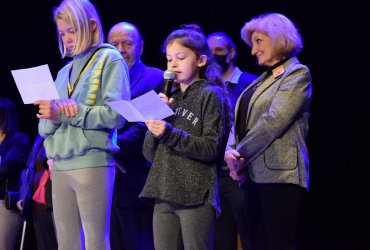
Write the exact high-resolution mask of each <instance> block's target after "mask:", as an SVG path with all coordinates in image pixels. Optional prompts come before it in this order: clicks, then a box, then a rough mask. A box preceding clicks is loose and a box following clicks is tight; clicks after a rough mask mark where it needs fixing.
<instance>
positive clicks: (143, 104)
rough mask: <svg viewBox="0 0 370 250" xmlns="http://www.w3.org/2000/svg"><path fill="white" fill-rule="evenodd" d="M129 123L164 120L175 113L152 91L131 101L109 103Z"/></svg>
mask: <svg viewBox="0 0 370 250" xmlns="http://www.w3.org/2000/svg"><path fill="white" fill-rule="evenodd" d="M107 104H108V105H109V106H111V107H112V108H113V109H114V110H116V111H117V112H118V113H120V114H121V115H122V116H123V117H124V118H126V120H127V121H129V122H144V121H145V120H149V119H154V120H162V119H164V118H166V117H168V116H171V115H173V111H172V110H171V109H170V107H168V105H167V104H165V103H164V102H163V101H162V99H161V98H160V97H159V96H158V94H157V93H156V92H155V91H154V90H152V91H149V92H147V93H146V94H144V95H141V96H139V97H137V98H135V99H133V100H131V101H125V100H121V101H113V102H108V103H107Z"/></svg>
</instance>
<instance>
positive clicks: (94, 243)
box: [52, 167, 114, 250]
mask: <svg viewBox="0 0 370 250" xmlns="http://www.w3.org/2000/svg"><path fill="white" fill-rule="evenodd" d="M52 183H53V184H52V185H53V191H52V196H53V211H54V220H55V226H56V233H57V239H58V249H59V250H64V249H65V250H71V249H73V250H79V249H87V250H92V249H94V250H107V249H108V250H109V249H110V244H109V222H110V211H111V204H112V192H113V183H114V168H113V167H94V168H84V169H77V170H68V171H53V172H52Z"/></svg>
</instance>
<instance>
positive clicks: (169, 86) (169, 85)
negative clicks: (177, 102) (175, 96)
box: [163, 79, 173, 99]
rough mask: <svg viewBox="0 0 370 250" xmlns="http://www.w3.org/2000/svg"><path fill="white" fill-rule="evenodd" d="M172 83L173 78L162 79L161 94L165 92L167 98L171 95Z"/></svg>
mask: <svg viewBox="0 0 370 250" xmlns="http://www.w3.org/2000/svg"><path fill="white" fill-rule="evenodd" d="M172 84H173V80H171V79H164V84H163V94H165V95H166V96H167V97H168V99H170V97H171V94H172V93H171V92H172Z"/></svg>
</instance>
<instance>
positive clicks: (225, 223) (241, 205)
mask: <svg viewBox="0 0 370 250" xmlns="http://www.w3.org/2000/svg"><path fill="white" fill-rule="evenodd" d="M222 171H223V172H224V171H225V170H222ZM228 172H229V171H227V172H225V173H223V175H221V177H220V203H221V215H220V216H219V217H218V218H217V220H216V225H215V238H214V245H213V249H214V250H235V249H236V248H237V234H238V233H239V236H240V241H241V245H242V247H243V249H245V250H248V248H247V246H248V243H247V242H248V233H247V210H246V204H245V201H244V194H243V191H242V190H241V189H240V188H239V185H238V183H237V182H236V181H234V180H233V179H232V178H231V177H230V176H229V174H228Z"/></svg>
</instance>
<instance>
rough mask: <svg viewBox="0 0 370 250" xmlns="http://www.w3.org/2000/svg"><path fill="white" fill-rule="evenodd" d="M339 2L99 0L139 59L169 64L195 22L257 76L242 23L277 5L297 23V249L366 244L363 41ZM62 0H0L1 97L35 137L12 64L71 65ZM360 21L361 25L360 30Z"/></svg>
mask: <svg viewBox="0 0 370 250" xmlns="http://www.w3.org/2000/svg"><path fill="white" fill-rule="evenodd" d="M338 2H339V1H330V0H322V1H293V0H281V1H276V0H275V1H274V0H254V1H251V0H244V1H241V0H240V1H238V0H227V1H222V0H205V1H203V0H187V1H168V0H167V1H165V0H162V1H155V0H134V1H127V0H126V1H125V0H93V3H94V4H95V5H96V7H97V8H98V10H99V13H100V16H101V20H102V23H103V27H104V31H105V34H107V33H108V31H109V28H110V27H111V26H112V25H113V24H115V23H117V22H120V21H129V22H132V23H134V24H136V25H137V26H138V28H139V29H140V30H141V33H142V36H143V39H144V42H145V46H144V54H143V57H142V60H143V61H144V62H145V63H146V64H147V65H150V66H156V67H159V68H161V69H163V70H165V65H166V62H165V57H164V56H163V55H162V53H161V44H162V42H163V41H164V39H165V38H166V36H167V35H168V34H169V33H170V31H172V30H173V29H175V28H178V27H179V25H180V24H183V23H198V24H200V25H201V26H202V27H203V29H204V32H205V33H206V34H208V33H210V32H214V31H224V32H226V33H227V34H229V35H230V36H231V37H232V38H233V39H234V41H235V42H236V46H237V52H238V55H239V56H238V60H237V64H238V65H239V66H240V68H241V69H242V70H245V71H248V72H250V73H254V74H257V75H258V74H260V73H261V72H262V71H261V69H260V68H258V67H257V65H256V63H255V60H254V58H253V57H252V56H251V55H250V48H249V47H248V46H247V45H246V44H244V43H243V42H242V40H241V38H240V29H241V27H242V26H243V25H244V23H245V22H246V21H248V20H250V19H251V18H252V17H254V16H256V15H258V14H261V13H264V12H280V13H282V14H285V15H287V16H288V17H289V18H290V19H291V20H292V21H293V22H294V23H295V24H296V26H297V27H298V28H299V30H300V32H301V35H302V37H303V39H304V49H303V52H302V53H301V54H300V55H299V59H300V61H301V62H302V63H304V64H306V65H307V66H308V67H309V68H310V70H311V74H312V78H313V102H312V108H311V118H310V132H309V138H308V146H309V152H310V162H311V165H310V174H311V178H310V179H311V186H310V190H309V193H308V199H307V203H306V204H305V207H304V214H303V216H302V223H301V226H300V234H299V235H300V236H299V237H300V240H299V245H300V248H299V249H304V250H309V249H314V250H316V249H317V250H321V249H333V250H334V249H335V250H336V249H338V250H342V249H343V250H344V249H346V250H347V249H365V248H363V247H361V248H360V245H359V243H360V240H361V239H362V237H361V236H362V235H363V231H360V229H359V228H360V227H359V225H358V224H359V222H360V221H362V218H361V217H360V215H359V210H360V209H358V206H357V205H358V204H357V203H356V202H355V199H353V197H354V196H355V193H356V191H355V190H356V189H357V188H358V187H361V185H362V184H361V182H360V181H359V179H357V176H356V178H355V175H354V173H355V170H354V169H355V167H359V168H362V169H363V168H366V164H364V163H363V162H362V161H361V160H360V159H359V158H357V157H354V153H355V149H354V144H355V141H354V135H355V133H356V134H358V135H359V134H360V132H359V131H358V130H357V129H356V130H355V129H354V128H355V125H354V123H355V121H356V119H355V117H358V115H359V114H360V112H359V111H358V109H357V110H356V111H354V112H351V111H352V110H351V109H352V106H353V103H354V102H355V100H354V99H355V98H354V90H355V86H356V84H355V80H353V79H352V77H351V72H352V70H353V71H354V68H355V67H356V69H357V66H354V64H352V57H351V53H352V52H353V51H354V50H355V49H354V48H353V47H352V46H351V45H352V44H353V45H354V44H357V42H358V39H357V38H356V37H357V35H358V34H357V33H356V31H354V30H353V29H352V25H351V13H352V12H351V11H352V6H351V4H352V1H351V2H350V1H341V2H342V3H338ZM58 3H59V1H56V0H37V1H2V4H1V7H0V8H1V9H0V11H1V15H0V18H1V19H0V25H1V26H0V27H1V29H0V34H1V54H0V55H1V57H0V59H1V67H0V70H1V75H0V76H1V77H0V86H1V88H0V95H1V96H4V97H8V98H10V99H12V100H13V101H14V102H15V103H16V104H17V109H18V112H19V116H20V121H21V130H22V131H23V132H26V133H27V134H29V135H30V137H31V139H32V140H33V138H34V137H35V135H36V133H37V118H36V116H35V114H36V112H37V109H36V107H35V106H33V105H24V104H23V103H22V100H21V97H20V95H19V93H18V91H17V88H16V86H15V83H14V81H13V78H12V76H11V73H10V71H11V70H12V69H20V68H26V67H32V66H38V65H41V64H48V65H49V67H50V69H51V72H52V74H53V77H54V78H55V76H56V73H57V71H58V70H59V69H60V68H61V67H62V66H63V65H64V64H65V61H63V60H61V58H60V54H59V51H58V46H57V40H56V31H55V26H54V23H53V21H52V7H53V6H56V5H58ZM367 15H368V14H367ZM361 25H363V24H361V23H356V26H360V27H359V30H360V29H361ZM352 42H353V43H352ZM362 46H365V45H364V44H363V45H362ZM359 53H362V52H359ZM365 73H366V72H365ZM356 152H357V151H356ZM367 166H369V164H367ZM361 180H362V179H361ZM364 186H365V185H364Z"/></svg>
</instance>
